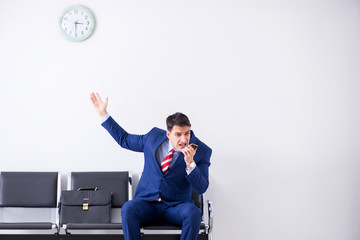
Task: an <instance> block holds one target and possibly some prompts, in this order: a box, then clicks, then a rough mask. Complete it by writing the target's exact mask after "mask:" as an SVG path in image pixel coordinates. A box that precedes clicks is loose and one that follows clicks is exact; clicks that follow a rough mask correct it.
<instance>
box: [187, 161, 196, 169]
mask: <svg viewBox="0 0 360 240" xmlns="http://www.w3.org/2000/svg"><path fill="white" fill-rule="evenodd" d="M194 167H196V163H195V161H193V162H191V163H190V164H189V165H187V167H186V168H187V170H191V169H193V168H194Z"/></svg>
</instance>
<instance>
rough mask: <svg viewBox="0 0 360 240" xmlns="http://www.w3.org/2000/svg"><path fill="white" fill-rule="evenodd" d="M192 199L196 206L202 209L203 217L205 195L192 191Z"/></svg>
mask: <svg viewBox="0 0 360 240" xmlns="http://www.w3.org/2000/svg"><path fill="white" fill-rule="evenodd" d="M192 198H193V201H194V203H195V205H196V206H197V207H198V208H200V210H201V214H202V215H203V214H204V212H203V210H204V201H203V195H202V194H198V193H197V192H195V190H193V191H192Z"/></svg>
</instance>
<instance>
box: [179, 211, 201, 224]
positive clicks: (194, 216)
mask: <svg viewBox="0 0 360 240" xmlns="http://www.w3.org/2000/svg"><path fill="white" fill-rule="evenodd" d="M201 217H202V216H201V211H200V209H198V208H197V207H191V208H186V209H185V211H184V213H183V221H189V222H191V224H200V222H201Z"/></svg>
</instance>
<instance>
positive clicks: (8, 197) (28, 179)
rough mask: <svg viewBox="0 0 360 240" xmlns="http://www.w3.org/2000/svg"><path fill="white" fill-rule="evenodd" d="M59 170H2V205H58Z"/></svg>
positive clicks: (0, 199)
mask: <svg viewBox="0 0 360 240" xmlns="http://www.w3.org/2000/svg"><path fill="white" fill-rule="evenodd" d="M57 194H58V173H57V172H0V206H1V207H44V208H46V207H48V208H53V207H56V205H57Z"/></svg>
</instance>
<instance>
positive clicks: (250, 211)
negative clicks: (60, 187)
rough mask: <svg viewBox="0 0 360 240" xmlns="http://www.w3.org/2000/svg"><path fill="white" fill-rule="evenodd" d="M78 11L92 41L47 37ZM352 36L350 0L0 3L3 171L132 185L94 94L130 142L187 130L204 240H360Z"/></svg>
mask: <svg viewBox="0 0 360 240" xmlns="http://www.w3.org/2000/svg"><path fill="white" fill-rule="evenodd" d="M78 3H80V4H84V5H86V6H87V7H89V8H90V9H91V10H92V11H93V12H94V14H95V17H96V30H95V32H94V34H93V36H92V37H90V39H88V40H86V41H84V42H81V43H73V42H69V41H67V40H65V39H64V38H62V36H61V35H60V32H59V30H58V26H57V22H58V17H59V15H60V13H61V12H62V10H63V9H64V8H65V7H67V6H69V5H71V4H78ZM359 22H360V2H359V1H356V0H331V1H325V0H324V1H322V0H313V1H280V0H276V1H261V0H255V1H246V0H243V1H241V0H239V1H231V0H221V1H220V0H213V1H200V0H196V1H194V0H193V1H165V0H163V1H161V0H154V1H142V0H140V1H116V0H104V1H93V0H79V1H76V2H74V1H69V0H63V1H55V0H32V1H26V0H1V1H0V89H1V94H0V114H1V117H0V119H1V120H0V121H1V124H0V162H1V167H0V169H1V170H20V171H27V170H41V171H42V170H55V171H56V170H59V171H61V172H62V173H64V174H66V173H68V172H69V171H80V170H81V171H82V170H84V171H87V170H130V171H132V172H134V173H138V172H141V169H142V166H143V160H142V155H141V154H138V153H132V152H128V151H125V150H122V149H121V148H119V147H118V146H117V145H116V143H115V142H114V141H113V140H112V139H111V137H110V136H109V135H108V134H107V132H106V131H104V130H103V129H102V127H101V126H100V119H99V117H98V116H97V115H96V113H95V111H94V110H93V109H92V106H91V104H90V101H89V98H88V96H89V93H90V92H91V91H99V92H100V93H101V94H102V95H103V96H109V101H110V104H109V111H110V113H111V114H112V115H113V117H114V118H115V119H116V120H117V121H118V122H119V123H120V124H122V125H123V127H125V129H127V130H128V131H129V132H132V133H146V132H147V131H148V130H150V129H151V128H152V127H153V126H158V127H165V123H164V122H165V118H166V117H167V116H168V115H169V114H171V113H174V112H176V111H182V112H184V113H186V114H187V115H188V116H189V117H190V119H191V121H192V124H193V129H194V131H195V133H196V134H197V136H198V137H200V138H201V139H202V140H203V141H205V142H206V143H207V144H208V145H209V146H211V147H212V148H213V157H212V165H211V169H210V170H211V178H210V180H211V186H210V188H209V190H208V191H207V193H206V198H207V199H212V200H213V202H214V204H215V211H216V212H215V229H214V233H215V239H243V240H264V239H267V240H275V239H276V240H282V239H283V240H288V239H292V240H304V239H307V240H319V239H326V240H356V239H359V238H360V230H359V229H360V228H359V225H360V207H359V205H360V189H359V187H360V184H359V181H360V174H359V173H360V162H359V159H360V150H359V149H360V148H359V147H360V146H359V145H360V144H359V143H360V139H359V135H360V128H359V122H360V111H359V110H360V106H359V105H360V104H359V103H360V97H359V87H360V83H359V80H360V67H359V61H360V28H359ZM64 181H65V180H64ZM235 235H236V236H235Z"/></svg>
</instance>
